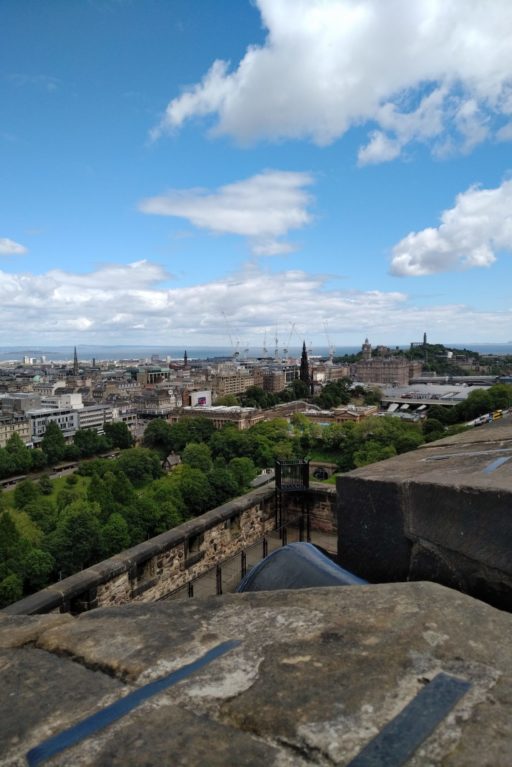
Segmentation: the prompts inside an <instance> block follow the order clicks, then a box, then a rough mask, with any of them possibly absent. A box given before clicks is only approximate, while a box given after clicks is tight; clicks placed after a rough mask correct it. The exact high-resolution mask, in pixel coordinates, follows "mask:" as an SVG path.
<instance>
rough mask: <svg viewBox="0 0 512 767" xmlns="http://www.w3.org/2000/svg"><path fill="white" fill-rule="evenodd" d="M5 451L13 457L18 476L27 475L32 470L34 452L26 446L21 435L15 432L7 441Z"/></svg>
mask: <svg viewBox="0 0 512 767" xmlns="http://www.w3.org/2000/svg"><path fill="white" fill-rule="evenodd" d="M5 450H6V451H7V453H9V455H10V456H11V460H12V463H13V468H14V471H15V473H16V474H26V472H28V471H30V469H31V468H32V451H31V450H30V448H29V447H27V446H26V445H25V443H24V442H23V440H22V439H21V438H20V435H19V434H17V433H16V432H14V433H13V434H11V436H10V437H9V439H8V440H7V444H6V446H5Z"/></svg>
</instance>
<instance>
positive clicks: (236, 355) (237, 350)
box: [222, 311, 240, 361]
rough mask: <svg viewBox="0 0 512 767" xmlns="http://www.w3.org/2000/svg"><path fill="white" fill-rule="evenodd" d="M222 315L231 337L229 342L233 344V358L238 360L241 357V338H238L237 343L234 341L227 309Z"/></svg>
mask: <svg viewBox="0 0 512 767" xmlns="http://www.w3.org/2000/svg"><path fill="white" fill-rule="evenodd" d="M222 316H223V317H224V321H225V323H226V330H227V334H228V338H229V343H230V345H231V350H232V353H233V360H235V361H236V360H237V359H238V358H239V356H240V339H238V338H237V340H236V344H235V343H234V342H233V338H232V336H231V331H230V329H229V322H228V318H227V316H226V312H225V311H222Z"/></svg>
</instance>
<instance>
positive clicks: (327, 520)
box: [285, 483, 338, 535]
mask: <svg viewBox="0 0 512 767" xmlns="http://www.w3.org/2000/svg"><path fill="white" fill-rule="evenodd" d="M287 501H288V502H287V515H286V517H285V520H286V521H287V522H289V523H290V524H291V525H295V526H298V525H299V522H300V516H301V513H302V504H301V501H300V498H299V497H298V496H295V495H294V494H293V493H290V494H289V496H288V499H287ZM308 505H309V513H310V524H311V529H312V530H317V531H318V532H321V533H325V534H327V535H336V534H337V529H338V522H337V514H336V488H335V486H334V485H322V484H320V483H311V485H310V487H309V493H308Z"/></svg>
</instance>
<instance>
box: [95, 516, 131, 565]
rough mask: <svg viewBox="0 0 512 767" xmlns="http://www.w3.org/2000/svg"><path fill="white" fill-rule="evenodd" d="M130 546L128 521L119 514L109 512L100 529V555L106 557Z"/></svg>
mask: <svg viewBox="0 0 512 767" xmlns="http://www.w3.org/2000/svg"><path fill="white" fill-rule="evenodd" d="M129 546H130V531H129V528H128V523H127V522H126V520H125V519H124V518H123V517H122V516H121V514H115V513H114V514H111V515H110V517H109V518H108V519H107V521H106V523H105V524H104V525H103V527H102V530H101V551H102V556H103V557H105V558H107V557H111V556H112V555H113V554H117V552H118V551H123V550H124V549H127V548H128V547H129Z"/></svg>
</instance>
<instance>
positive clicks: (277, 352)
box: [274, 325, 279, 361]
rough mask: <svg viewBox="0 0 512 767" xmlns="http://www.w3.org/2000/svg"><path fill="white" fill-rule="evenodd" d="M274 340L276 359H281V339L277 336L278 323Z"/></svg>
mask: <svg viewBox="0 0 512 767" xmlns="http://www.w3.org/2000/svg"><path fill="white" fill-rule="evenodd" d="M274 341H275V342H276V345H275V347H274V359H275V360H276V361H277V360H278V359H279V340H278V337H277V325H276V334H275V336H274Z"/></svg>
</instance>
